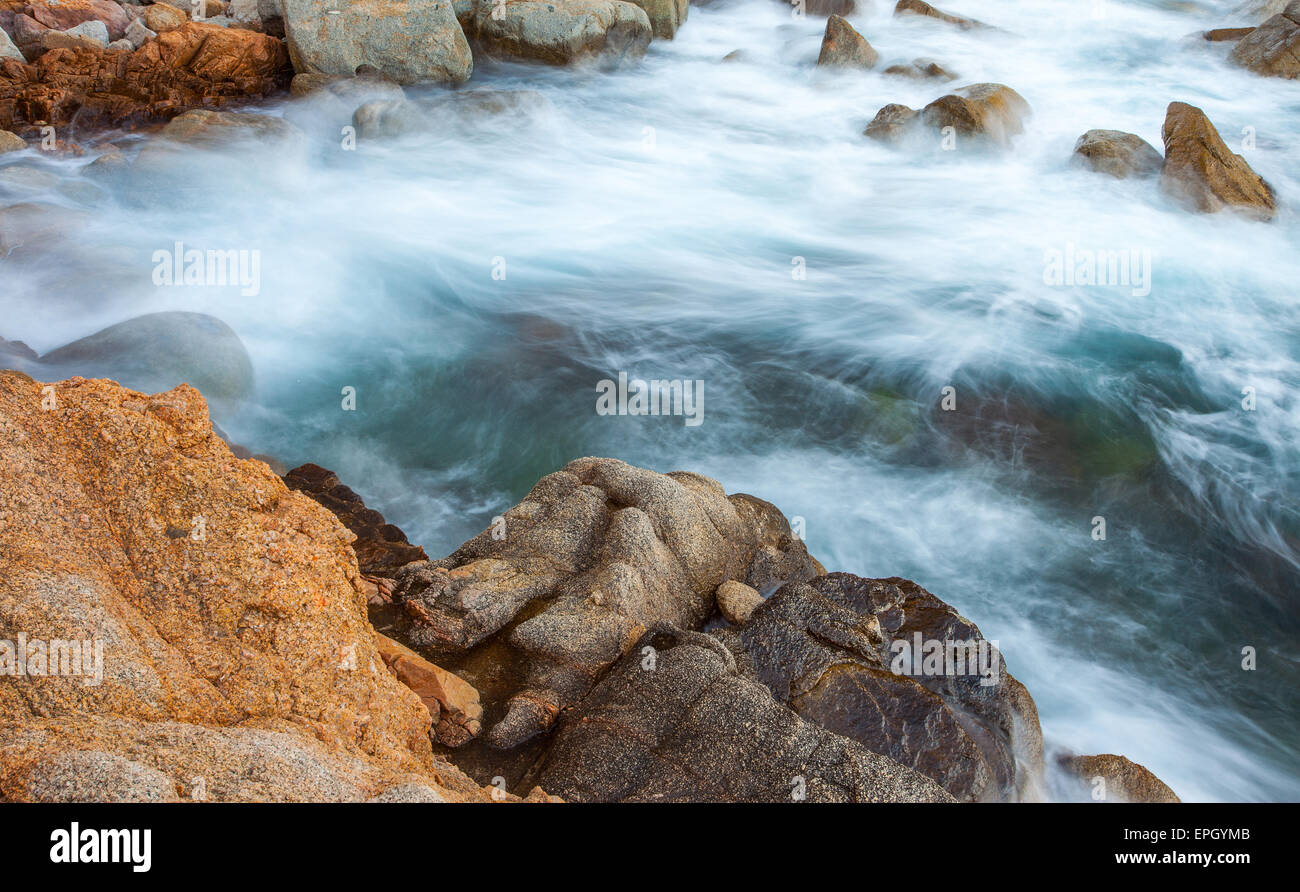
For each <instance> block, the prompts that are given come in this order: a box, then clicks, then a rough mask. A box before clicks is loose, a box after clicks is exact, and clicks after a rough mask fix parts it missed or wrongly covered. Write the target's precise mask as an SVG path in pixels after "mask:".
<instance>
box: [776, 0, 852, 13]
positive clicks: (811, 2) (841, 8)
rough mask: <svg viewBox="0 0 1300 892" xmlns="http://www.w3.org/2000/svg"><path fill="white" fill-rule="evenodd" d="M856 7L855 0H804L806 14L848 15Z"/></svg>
mask: <svg viewBox="0 0 1300 892" xmlns="http://www.w3.org/2000/svg"><path fill="white" fill-rule="evenodd" d="M786 5H790V4H789V3H787V4H786ZM857 8H858V4H857V3H856V2H855V0H805V3H804V12H806V13H807V14H808V15H826V16H829V15H849V14H850V13H852V12H853V11H854V10H856V9H857Z"/></svg>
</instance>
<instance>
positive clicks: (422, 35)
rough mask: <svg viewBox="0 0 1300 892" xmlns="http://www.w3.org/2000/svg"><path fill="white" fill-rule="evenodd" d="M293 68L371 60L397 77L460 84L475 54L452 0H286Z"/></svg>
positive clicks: (349, 68)
mask: <svg viewBox="0 0 1300 892" xmlns="http://www.w3.org/2000/svg"><path fill="white" fill-rule="evenodd" d="M283 10H284V31H285V38H286V40H287V42H288V46H289V57H290V59H291V60H292V61H293V67H294V70H295V71H297V72H299V73H300V74H301V73H304V72H311V73H315V74H332V75H340V76H349V77H350V76H352V75H355V74H356V73H357V69H359V68H361V67H362V66H370V67H373V68H374V69H375V70H377V71H378V72H379V73H381V74H382V75H384V76H385V77H387V78H389V79H391V80H393V81H395V82H397V83H399V84H411V83H417V82H420V81H434V82H438V83H451V84H458V83H463V82H465V81H467V80H469V77H470V74H471V73H472V72H473V70H474V59H473V57H472V55H471V54H470V48H469V43H468V42H467V41H466V39H465V34H464V32H463V31H462V30H461V27H460V23H459V22H457V20H456V12H455V9H454V8H453V7H452V4H451V2H450V0H353V2H348V3H337V2H330V0H284V3H283Z"/></svg>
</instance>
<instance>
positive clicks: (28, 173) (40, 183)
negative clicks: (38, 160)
mask: <svg viewBox="0 0 1300 892" xmlns="http://www.w3.org/2000/svg"><path fill="white" fill-rule="evenodd" d="M60 182H61V181H60V180H59V177H58V176H57V175H56V174H54V173H51V172H50V171H48V170H45V169H43V168H40V167H32V166H31V165H27V164H11V165H8V166H6V167H0V190H3V191H5V192H10V193H13V194H15V195H22V196H31V195H35V194H37V193H49V192H53V191H54V190H55V189H57V188H58V187H59V184H60Z"/></svg>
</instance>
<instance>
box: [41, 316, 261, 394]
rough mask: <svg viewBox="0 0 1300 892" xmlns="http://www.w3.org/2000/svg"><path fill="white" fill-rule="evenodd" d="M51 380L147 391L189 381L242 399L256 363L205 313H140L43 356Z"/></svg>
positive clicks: (236, 338)
mask: <svg viewBox="0 0 1300 892" xmlns="http://www.w3.org/2000/svg"><path fill="white" fill-rule="evenodd" d="M41 366H42V370H43V371H44V372H45V373H47V374H48V375H49V378H51V379H52V378H57V377H61V376H64V375H71V374H81V375H92V376H96V377H100V376H102V377H112V378H114V379H116V380H118V381H121V382H122V383H124V384H127V385H136V386H138V387H140V388H142V389H145V390H152V389H161V388H162V387H167V386H172V385H175V384H176V383H177V382H179V381H186V382H189V383H193V384H195V385H197V386H201V387H203V388H204V389H206V390H207V391H208V392H209V393H210V394H211V395H212V396H213V397H214V398H218V399H222V400H231V401H234V400H240V399H243V398H245V397H247V396H248V394H249V393H251V391H252V388H253V366H252V362H251V361H250V360H249V358H248V351H247V350H246V349H245V348H244V345H243V342H241V341H240V340H239V336H238V335H236V334H235V333H234V331H232V330H231V328H230V326H228V325H226V324H225V323H224V322H222V321H221V320H220V319H217V318H216V317H214V316H208V315H204V314H203V313H182V312H164V313H149V314H146V315H144V316H137V317H135V318H134V319H128V320H126V321H125V322H119V323H117V324H116V325H110V326H109V327H108V328H105V329H103V330H102V331H97V332H95V333H94V334H92V335H87V336H86V337H84V338H81V339H80V340H77V341H73V342H72V343H71V344H67V345H65V346H63V347H59V348H58V349H57V350H51V351H50V352H49V353H46V354H45V355H43V356H42V357H41Z"/></svg>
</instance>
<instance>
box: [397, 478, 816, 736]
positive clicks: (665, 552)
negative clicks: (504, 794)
mask: <svg viewBox="0 0 1300 892" xmlns="http://www.w3.org/2000/svg"><path fill="white" fill-rule="evenodd" d="M816 572H817V571H816V568H815V563H814V561H813V560H812V558H811V557H810V556H809V555H808V552H807V549H805V548H804V546H803V543H802V542H801V541H800V540H798V539H797V538H795V537H794V536H792V535H791V533H790V527H789V524H788V523H787V522H786V520H785V519H784V518H783V517H782V516H781V514H780V512H779V511H777V510H776V508H774V507H773V506H772V505H770V504H768V503H766V502H763V501H761V500H758V499H754V498H752V497H750V496H744V495H736V496H732V497H730V498H728V496H727V495H726V493H725V492H724V491H723V489H722V487H721V486H719V485H718V483H717V482H716V481H714V480H710V479H709V478H707V477H701V476H699V475H696V474H688V473H684V472H674V473H672V474H658V473H655V472H653V471H648V470H645V469H642V468H634V467H632V466H630V465H627V464H625V463H623V462H620V461H616V460H613V459H596V458H588V459H579V460H577V461H574V462H570V463H569V464H568V465H566V466H565V468H564V470H562V471H557V472H556V473H554V474H549V475H547V476H546V477H544V478H542V480H541V481H539V482H538V484H537V485H536V486H535V487H534V488H533V490H532V492H530V493H529V494H528V496H527V497H526V498H525V499H524V500H523V501H522V502H520V503H519V504H518V505H516V506H515V507H514V508H511V509H510V510H508V511H507V512H505V514H503V515H502V516H501V522H500V523H499V524H494V525H493V526H492V527H491V528H489V529H488V530H485V531H484V532H483V533H481V534H480V535H479V536H478V537H476V538H474V539H471V540H470V541H469V542H467V543H465V544H464V545H462V546H461V547H460V548H459V549H458V550H457V551H456V552H454V553H453V554H452V555H450V556H449V557H447V558H443V559H441V560H438V561H430V562H428V563H423V564H411V565H408V566H407V567H406V568H405V569H404V570H402V572H401V573H400V574H399V575H398V577H397V583H398V584H397V588H396V590H395V592H394V601H395V603H396V604H397V605H398V607H399V608H400V610H401V612H402V615H401V617H400V621H399V622H398V624H397V637H398V638H399V639H401V640H403V641H405V642H406V643H407V644H410V645H412V646H414V647H416V648H417V649H422V650H425V649H427V652H428V653H429V654H430V655H431V656H433V658H434V661H435V662H438V663H440V664H442V665H449V666H450V668H453V669H455V668H456V663H455V660H457V659H458V658H460V659H462V660H463V659H464V658H465V657H466V656H467V655H469V653H470V651H472V650H474V649H475V648H477V647H479V646H480V645H482V644H483V643H484V642H486V641H487V639H489V638H491V637H493V636H496V639H495V641H496V643H497V645H498V646H500V648H501V650H500V652H498V653H497V655H496V656H495V657H494V661H495V662H496V663H503V662H504V663H509V664H510V665H512V666H513V667H514V669H513V670H512V671H513V672H514V674H515V675H516V676H518V678H519V681H518V683H517V684H516V685H515V686H514V689H513V690H505V691H501V692H500V694H501V699H502V700H504V701H507V702H505V705H504V711H505V714H504V716H502V717H501V719H500V720H499V721H498V722H496V723H495V725H494V726H493V727H492V728H491V729H490V730H489V731H488V734H487V740H488V742H489V743H492V744H493V745H495V746H497V747H499V748H510V747H514V746H517V745H519V744H520V743H523V742H524V741H526V740H528V739H529V738H531V737H533V736H534V735H536V734H539V733H541V732H544V731H546V730H548V729H549V728H550V727H551V725H552V724H553V723H554V721H555V718H556V717H557V716H558V715H559V713H560V711H561V710H563V709H566V708H568V707H571V706H573V705H574V704H576V703H577V702H578V701H579V700H581V699H582V698H583V697H584V696H585V695H586V694H587V692H588V691H589V690H590V689H591V687H592V685H593V684H594V682H595V680H596V679H597V678H599V677H600V675H601V674H602V673H603V672H605V670H607V669H608V668H609V667H610V666H611V665H613V663H614V662H615V661H616V660H618V658H619V657H621V656H622V655H623V654H624V653H626V652H627V650H628V649H629V648H630V647H631V646H632V644H633V643H634V642H635V641H636V640H637V639H638V638H639V637H640V636H641V635H642V634H644V633H645V631H646V630H647V629H649V628H651V627H653V626H655V625H656V624H660V623H670V624H672V625H674V626H677V627H679V628H698V627H700V626H701V624H702V623H703V622H704V621H705V620H706V619H707V618H708V617H709V616H710V615H711V614H712V613H713V610H714V607H715V602H714V592H715V591H716V589H717V588H718V586H719V585H721V584H722V583H723V582H725V581H726V580H729V579H734V580H736V581H743V582H745V583H746V584H748V585H750V586H751V587H753V588H755V589H758V590H760V591H761V590H764V589H770V588H772V587H774V586H775V585H777V584H779V583H783V582H786V581H790V580H806V579H810V578H812V576H813V575H815V573H816ZM444 658H446V659H450V660H452V661H453V662H452V663H451V664H448V663H446V662H445V660H444ZM461 665H464V663H463V662H462V664H461ZM466 677H467V679H468V680H469V681H470V682H471V683H474V684H475V685H476V687H479V688H480V690H483V689H485V685H484V684H478V683H476V681H475V678H474V677H473V675H467V676H466Z"/></svg>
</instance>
